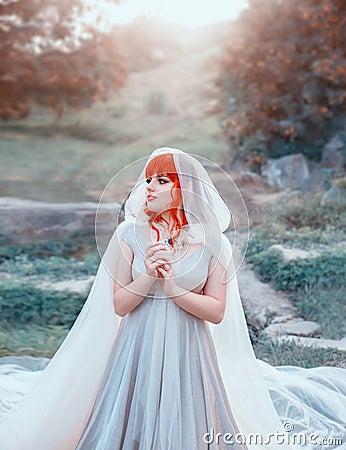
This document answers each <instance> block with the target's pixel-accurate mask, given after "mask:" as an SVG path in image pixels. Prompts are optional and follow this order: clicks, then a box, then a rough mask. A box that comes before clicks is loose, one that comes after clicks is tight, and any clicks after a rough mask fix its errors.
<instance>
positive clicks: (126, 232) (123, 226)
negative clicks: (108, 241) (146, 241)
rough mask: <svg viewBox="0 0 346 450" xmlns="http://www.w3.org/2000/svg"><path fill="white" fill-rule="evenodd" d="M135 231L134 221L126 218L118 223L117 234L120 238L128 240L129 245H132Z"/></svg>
mask: <svg viewBox="0 0 346 450" xmlns="http://www.w3.org/2000/svg"><path fill="white" fill-rule="evenodd" d="M133 233H134V222H132V221H129V220H124V221H123V222H121V223H120V224H119V225H118V228H117V235H118V239H119V240H121V241H124V242H126V244H127V245H129V246H130V247H132V244H131V243H132V242H133Z"/></svg>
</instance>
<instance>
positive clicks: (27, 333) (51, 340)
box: [0, 324, 68, 358]
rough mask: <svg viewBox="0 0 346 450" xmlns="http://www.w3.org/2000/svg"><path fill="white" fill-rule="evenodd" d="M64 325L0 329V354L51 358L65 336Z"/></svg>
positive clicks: (66, 329) (34, 325)
mask: <svg viewBox="0 0 346 450" xmlns="http://www.w3.org/2000/svg"><path fill="white" fill-rule="evenodd" d="M67 333H68V328H66V327H65V326H53V325H51V326H40V325H37V324H31V325H23V326H21V327H4V326H3V325H2V326H1V329H0V356H9V355H16V356H24V355H31V356H36V357H45V358H51V357H52V356H53V355H54V353H55V352H56V350H57V349H58V347H59V346H60V344H61V343H62V341H63V340H64V338H65V336H66V335H67Z"/></svg>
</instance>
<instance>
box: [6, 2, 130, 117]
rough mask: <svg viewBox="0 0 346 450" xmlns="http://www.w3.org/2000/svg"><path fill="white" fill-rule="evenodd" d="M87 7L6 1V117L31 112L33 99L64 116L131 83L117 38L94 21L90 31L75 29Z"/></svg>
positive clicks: (78, 4)
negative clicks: (76, 31)
mask: <svg viewBox="0 0 346 450" xmlns="http://www.w3.org/2000/svg"><path fill="white" fill-rule="evenodd" d="M108 1H114V2H117V1H118V0H108ZM83 8H84V6H83V2H82V1H81V0H69V1H67V0H59V2H56V1H55V0H18V1H16V2H2V1H0V119H3V120H9V119H16V118H23V117H26V116H27V115H28V114H29V113H30V106H31V104H32V103H33V102H35V103H37V104H39V105H42V106H44V107H48V108H51V109H52V110H54V111H55V112H56V114H57V116H61V115H62V114H63V111H64V107H65V106H72V107H82V106H86V105H89V104H90V103H91V102H94V101H99V100H103V99H105V98H106V97H107V93H108V92H109V91H114V90H116V89H118V88H119V87H121V86H122V85H123V84H124V83H125V80H126V75H127V73H126V72H127V69H126V65H125V63H124V61H123V59H122V58H121V57H120V55H119V51H118V46H117V42H116V41H115V40H113V39H110V38H109V37H108V36H107V35H102V34H101V33H100V32H99V31H97V30H96V29H92V28H90V27H89V28H88V30H87V31H88V33H89V34H88V36H84V37H81V36H79V37H77V36H75V35H74V34H73V25H74V20H75V19H74V11H75V12H76V13H77V15H79V16H80V15H81V14H82V12H83ZM52 9H53V10H54V11H55V14H52ZM10 17H12V18H13V17H15V18H16V21H14V20H13V19H10ZM29 24H30V26H29Z"/></svg>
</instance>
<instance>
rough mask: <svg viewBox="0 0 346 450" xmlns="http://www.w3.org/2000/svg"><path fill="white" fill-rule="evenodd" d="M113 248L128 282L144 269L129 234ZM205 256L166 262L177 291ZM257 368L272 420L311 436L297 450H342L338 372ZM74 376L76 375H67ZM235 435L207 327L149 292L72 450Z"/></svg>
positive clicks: (181, 444) (185, 443)
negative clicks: (121, 250) (126, 263)
mask: <svg viewBox="0 0 346 450" xmlns="http://www.w3.org/2000/svg"><path fill="white" fill-rule="evenodd" d="M123 239H124V240H125V241H126V242H127V244H128V245H130V247H131V248H132V250H133V252H134V260H133V265H132V276H133V278H136V277H137V276H139V274H140V273H142V272H143V271H144V270H145V267H144V262H143V258H142V253H141V251H140V249H139V247H138V245H137V241H136V239H135V237H134V234H133V229H132V228H128V230H127V231H126V233H125V234H124V235H123ZM210 257H211V254H210V253H209V251H208V250H207V248H206V247H204V246H201V247H199V248H198V249H197V250H195V251H194V253H192V254H190V255H189V256H187V257H184V258H183V259H182V260H180V261H176V262H175V263H174V271H175V275H176V276H177V277H181V278H180V281H179V284H180V285H182V286H183V287H185V288H187V289H188V288H189V287H194V290H195V292H201V291H202V288H203V285H204V283H205V281H206V279H207V273H208V263H209V260H210ZM191 267H193V270H190V269H191ZM196 286H197V287H196ZM155 289H157V287H156V288H155ZM156 294H157V292H156ZM13 361H15V359H13ZM25 361H26V362H27V363H31V364H32V363H33V362H35V361H36V364H37V365H36V367H35V366H34V365H31V368H30V367H28V368H29V369H30V370H36V373H37V374H39V372H40V371H41V370H42V369H43V368H44V367H45V365H46V364H47V363H48V362H49V360H48V359H37V360H35V359H31V358H28V359H27V360H23V361H22V362H24V363H25ZM9 362H11V358H4V359H3V363H6V364H8V363H9ZM259 363H260V365H261V368H262V369H263V373H264V375H265V379H266V383H267V387H268V389H269V392H270V395H271V398H272V400H273V403H274V406H275V408H276V410H277V412H278V414H279V416H280V418H281V420H282V421H283V422H290V423H291V424H293V425H294V431H295V432H297V433H299V432H302V433H305V434H306V435H308V434H309V433H312V432H313V431H316V430H317V431H318V436H317V437H316V438H315V441H311V439H310V442H309V441H306V443H305V445H302V446H301V448H303V449H308V450H315V449H316V450H317V449H324V448H325V449H339V450H340V449H345V448H346V431H345V428H344V425H345V418H346V405H345V398H346V380H345V378H344V374H345V371H344V370H342V369H337V368H331V367H328V368H327V367H325V368H321V367H320V368H316V369H302V368H298V367H279V368H274V367H272V366H270V365H269V364H267V363H264V362H263V361H260V362H259ZM0 367H1V366H0ZM7 367H8V366H7ZM8 373H9V372H8ZM83 375H84V374H83V368H81V371H80V372H79V373H78V374H76V376H77V377H83ZM16 377H17V379H16V381H17V384H14V385H12V386H11V383H10V382H9V383H7V384H6V385H3V386H2V390H1V391H0V394H1V398H2V399H3V401H2V403H1V404H0V406H1V409H2V411H3V413H4V415H6V412H7V411H8V410H9V409H10V408H11V407H12V406H13V404H15V401H16V399H19V398H20V396H21V393H20V392H18V391H17V393H16V392H15V391H13V392H12V393H13V397H11V395H10V394H11V387H14V386H16V387H17V386H18V381H20V379H19V378H18V372H17V373H16ZM23 377H24V378H25V372H23ZM327 380H329V381H328V382H327ZM307 386H308V389H307ZM66 389H67V390H68V386H66ZM292 400H294V404H293V403H292ZM297 406H298V407H297ZM42 413H43V414H44V412H42ZM68 413H69V412H68V411H66V415H67V416H68ZM259 414H260V411H259ZM238 431H239V430H238V428H237V425H236V422H235V420H234V417H233V414H232V405H231V404H230V402H229V401H228V398H227V394H226V391H225V387H224V384H223V380H222V378H221V374H220V371H219V364H218V359H217V355H216V352H215V347H214V343H213V339H212V336H211V333H210V330H209V325H208V323H207V322H205V321H203V320H200V319H198V318H197V317H195V316H193V315H191V314H189V313H188V312H186V311H185V310H183V309H182V308H180V307H178V306H177V305H176V304H175V303H174V302H173V301H172V300H171V299H170V298H167V297H165V296H164V293H163V292H162V293H161V296H157V295H156V297H155V298H154V297H153V296H152V295H151V294H150V293H149V295H148V296H147V297H146V298H145V299H144V300H143V302H142V303H141V304H140V305H139V306H138V307H137V308H135V309H134V310H133V311H132V312H131V313H129V314H128V315H127V316H125V317H124V318H123V319H122V320H121V323H120V327H119V329H118V333H117V336H116V339H115V340H114V343H113V347H112V351H111V357H110V358H109V360H108V363H107V368H106V371H105V374H104V377H103V380H102V383H101V388H100V390H99V393H98V396H97V398H96V400H95V403H94V406H93V409H92V413H91V414H90V416H89V419H88V422H87V423H86V424H85V427H84V431H83V434H82V436H81V438H80V440H79V442H78V445H77V446H76V447H75V448H76V450H120V449H122V450H137V449H138V450H139V449H140V450H163V449H165V450H177V449H182V450H203V449H215V450H216V449H228V448H232V449H239V450H240V449H245V448H246V446H245V445H242V444H241V443H240V442H238V443H237V442H236V440H235V436H236V434H237V433H238ZM18 432H20V430H18ZM217 433H221V435H222V436H224V435H225V434H226V433H231V434H232V436H233V440H234V444H233V445H230V443H229V441H224V440H223V439H222V438H219V440H218V441H217ZM328 437H331V438H334V439H335V438H339V439H340V440H341V442H342V443H341V444H340V442H337V441H334V443H331V444H328V445H327V444H325V445H320V443H321V439H322V438H328ZM227 442H228V443H227ZM61 448H63V447H61ZM258 448H260V447H258ZM261 448H262V447H261ZM282 448H288V447H285V446H284V445H283V446H282ZM3 450H25V449H24V448H4V449H3ZM47 450H48V449H47Z"/></svg>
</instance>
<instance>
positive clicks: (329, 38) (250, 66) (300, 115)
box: [218, 0, 346, 161]
mask: <svg viewBox="0 0 346 450" xmlns="http://www.w3.org/2000/svg"><path fill="white" fill-rule="evenodd" d="M345 42H346V2H345V1H344V0H249V7H248V8H247V9H246V10H244V12H243V14H242V15H241V16H240V18H239V20H238V21H237V22H236V23H234V24H233V27H232V31H230V34H229V40H228V42H227V46H226V47H225V49H224V52H223V55H222V58H221V59H220V77H219V80H218V86H219V87H221V91H222V93H223V100H224V105H225V109H226V114H225V120H224V122H223V126H224V131H225V133H226V135H227V137H228V138H229V139H230V141H231V142H232V143H233V146H234V147H235V148H236V149H237V150H238V157H240V158H241V159H243V160H249V159H251V158H254V159H256V158H257V160H258V161H261V160H262V161H263V160H265V159H266V157H268V156H271V157H278V156H282V155H284V154H287V153H295V152H297V151H301V152H302V153H304V154H306V155H307V156H309V157H312V158H315V159H319V157H320V153H321V148H322V146H323V144H324V143H325V141H326V139H328V138H329V137H330V136H332V135H333V134H335V132H336V131H337V130H340V129H342V128H343V127H344V126H345V100H346V46H345Z"/></svg>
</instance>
